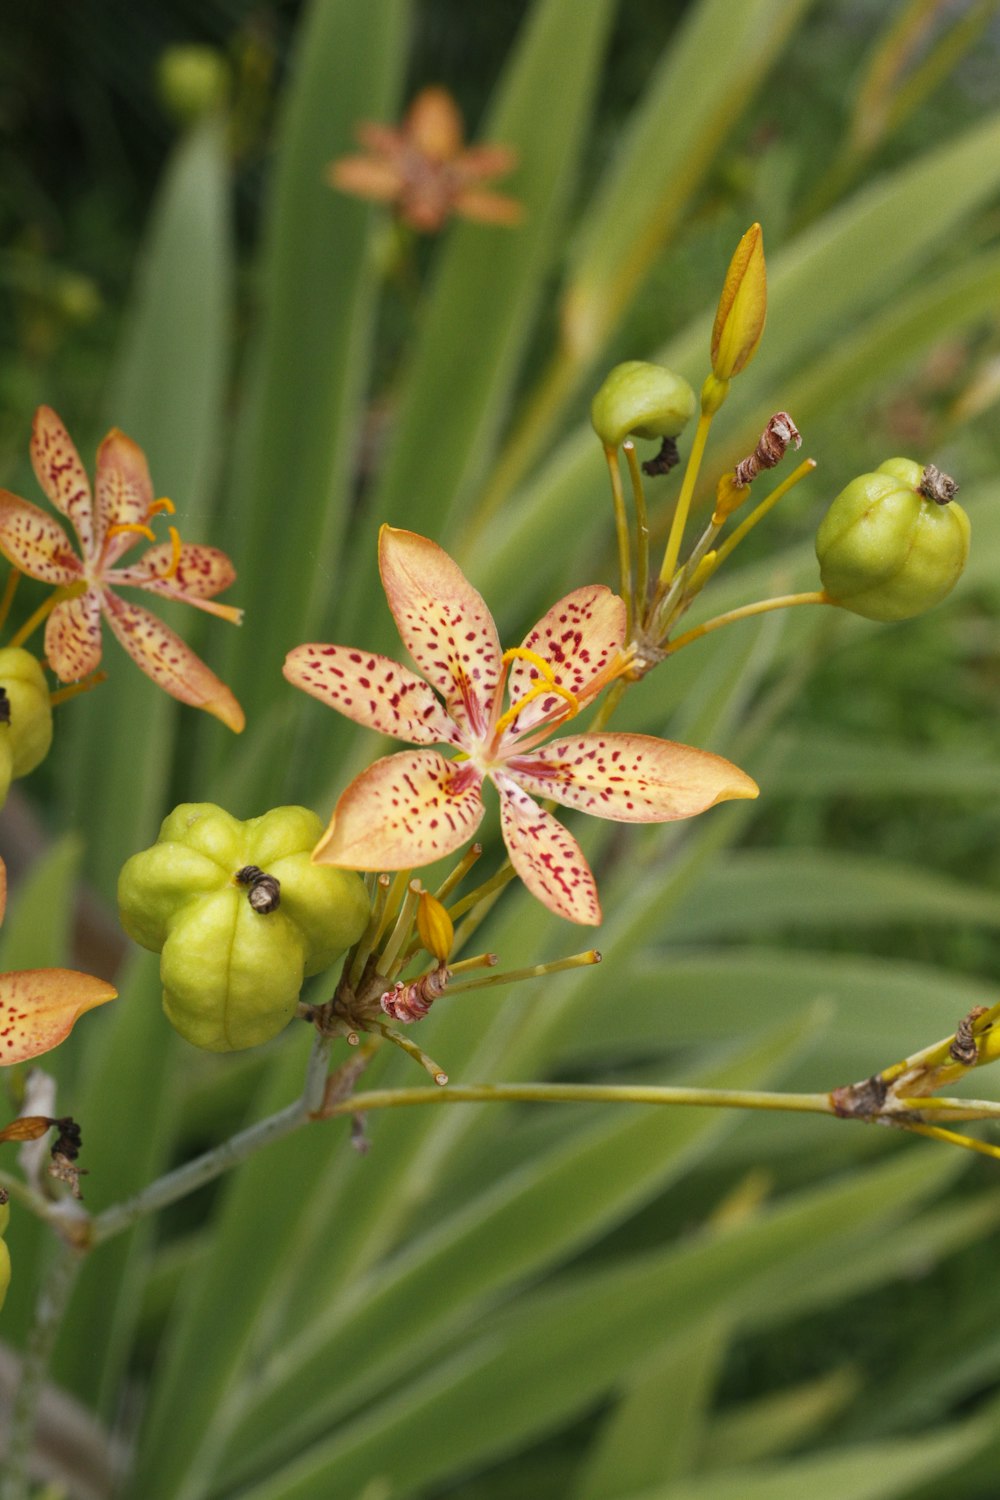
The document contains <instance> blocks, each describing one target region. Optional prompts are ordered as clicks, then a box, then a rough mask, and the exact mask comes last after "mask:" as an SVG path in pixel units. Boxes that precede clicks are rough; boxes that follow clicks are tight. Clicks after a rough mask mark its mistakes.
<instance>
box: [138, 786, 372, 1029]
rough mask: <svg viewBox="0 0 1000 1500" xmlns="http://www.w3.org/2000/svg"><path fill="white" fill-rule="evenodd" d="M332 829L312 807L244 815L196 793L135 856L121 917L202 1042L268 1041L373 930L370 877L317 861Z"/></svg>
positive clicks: (178, 1024)
mask: <svg viewBox="0 0 1000 1500" xmlns="http://www.w3.org/2000/svg"><path fill="white" fill-rule="evenodd" d="M322 833H323V824H322V823H321V821H320V819H319V818H318V817H317V816H316V814H315V813H312V812H309V811H308V809H307V808H304V807H276V808H273V809H272V810H271V811H270V812H268V813H265V814H264V815H263V816H262V817H259V818H250V819H248V820H247V821H246V822H240V820H239V819H238V818H234V817H231V816H230V814H229V813H227V812H224V811H223V809H222V808H221V807H215V806H213V805H212V804H211V803H207V802H205V803H198V802H187V803H182V804H181V806H180V807H176V808H175V809H174V811H173V812H172V813H171V814H170V815H169V817H167V818H165V819H164V822H163V825H162V827H161V828H160V836H159V839H158V841H157V842H156V843H155V844H154V845H153V846H152V848H150V849H145V850H143V851H142V853H140V854H134V855H133V856H132V858H131V859H129V860H128V861H126V863H125V865H124V867H123V869H122V872H121V875H120V876H119V879H118V905H119V910H120V915H121V921H122V926H123V927H124V928H125V931H126V932H127V933H128V934H129V936H130V937H131V938H133V939H134V940H135V941H136V942H137V943H140V944H141V945H142V947H144V948H149V949H151V950H152V951H153V952H154V953H159V954H160V955H161V957H160V978H161V980H162V982H163V1008H164V1010H165V1012H166V1015H167V1019H168V1020H169V1021H170V1023H171V1025H172V1026H173V1027H174V1028H175V1029H176V1030H177V1031H179V1032H180V1034H181V1035H182V1036H183V1037H186V1038H187V1040H188V1041H189V1042H193V1043H194V1045H195V1046H196V1047H204V1048H206V1049H207V1050H208V1051H211V1052H231V1051H236V1050H238V1049H240V1048H244V1047H257V1046H260V1044H261V1043H262V1042H267V1041H270V1039H271V1038H272V1037H274V1036H277V1034H278V1032H279V1031H281V1030H282V1029H283V1028H284V1027H285V1026H286V1025H287V1023H288V1022H289V1021H290V1020H291V1019H292V1017H293V1016H294V1014H295V1007H296V1004H297V1002H298V998H299V993H300V991H301V989H302V983H303V980H304V979H306V978H307V977H308V976H309V975H311V974H319V973H321V972H322V971H323V970H324V969H327V968H329V967H330V965H331V964H332V963H333V961H334V959H335V958H337V957H338V955H339V954H341V953H342V952H343V951H344V949H345V948H349V947H350V946H351V944H352V943H354V942H356V941H357V939H358V938H359V937H360V936H361V933H362V932H363V931H364V928H365V924H366V923H367V921H368V916H369V910H370V908H369V903H368V897H367V895H366V893H365V887H364V882H363V881H362V880H361V878H360V876H358V875H357V874H356V873H355V872H354V871H353V870H341V869H335V868H333V867H332V866H329V865H315V864H313V863H312V860H311V855H312V851H313V849H314V848H315V846H316V844H317V843H318V842H319V839H320V837H321V835H322ZM265 890H266V892H267V895H268V899H267V900H262V899H261V895H262V892H263V891H265Z"/></svg>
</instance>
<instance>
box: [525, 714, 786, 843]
mask: <svg viewBox="0 0 1000 1500" xmlns="http://www.w3.org/2000/svg"><path fill="white" fill-rule="evenodd" d="M505 770H506V772H507V774H508V775H510V776H511V777H514V778H515V779H516V780H517V782H518V784H519V785H520V786H522V787H524V788H525V790H526V791H529V792H533V793H534V794H535V795H536V796H538V797H551V798H552V799H553V800H554V801H556V802H560V803H562V805H563V806H564V807H576V808H579V809H580V811H581V812H586V813H590V814H592V815H593V816H594V817H598V818H613V819H615V820H616V821H617V822H620V823H666V822H671V821H673V820H674V819H675V818H691V817H694V815H695V814H696V813H700V812H705V811H706V809H707V808H709V807H714V806H715V804H716V803H717V802H728V801H730V800H732V799H734V798H741V797H756V796H757V792H758V787H757V783H756V782H755V781H753V780H752V779H751V778H750V777H749V776H747V774H746V773H745V772H744V771H741V770H740V769H739V767H738V766H734V765H733V764H732V762H731V761H728V760H724V759H723V758H722V756H721V755H713V754H712V753H711V752H710V751H708V750H694V749H692V748H691V746H690V745H678V744H675V743H674V742H673V741H672V740H659V739H654V738H653V736H652V735H648V734H581V735H578V736H576V737H575V738H572V739H559V740H552V741H550V742H549V744H547V745H543V746H542V747H541V749H539V750H534V751H532V752H531V754H530V755H524V756H515V757H513V758H512V759H511V760H509V761H508V762H507V764H506V767H505Z"/></svg>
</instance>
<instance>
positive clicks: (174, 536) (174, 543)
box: [163, 502, 181, 578]
mask: <svg viewBox="0 0 1000 1500" xmlns="http://www.w3.org/2000/svg"><path fill="white" fill-rule="evenodd" d="M168 503H169V502H168ZM170 509H171V512H172V511H173V506H171V507H170ZM170 546H171V549H172V553H173V555H172V556H171V559H170V567H169V568H168V569H167V571H166V572H165V573H164V575H163V576H164V578H176V577H177V569H178V567H179V566H180V561H181V534H180V532H179V531H178V530H177V527H176V526H171V527H170Z"/></svg>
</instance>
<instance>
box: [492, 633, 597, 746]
mask: <svg viewBox="0 0 1000 1500" xmlns="http://www.w3.org/2000/svg"><path fill="white" fill-rule="evenodd" d="M517 660H520V661H528V662H530V663H531V665H532V666H533V667H535V668H536V669H537V670H538V672H540V673H541V676H542V679H543V680H542V681H541V682H536V683H533V684H532V686H531V687H530V688H529V689H528V691H527V692H526V693H524V694H523V695H522V696H521V697H520V698H518V700H517V702H516V703H512V704H511V705H510V707H509V708H508V709H507V712H506V713H503V714H501V715H500V718H499V719H498V720H497V725H496V729H495V730H494V734H495V735H497V736H499V735H501V734H503V732H504V730H505V729H506V728H507V727H508V726H509V725H510V724H512V723H513V722H514V720H515V719H516V718H517V716H518V714H519V713H520V712H521V710H522V709H523V708H524V707H525V705H526V704H528V703H530V702H531V701H532V699H533V698H541V697H542V696H543V695H544V694H545V693H555V694H556V696H557V697H559V698H563V699H565V701H566V703H568V704H569V713H568V714H567V715H566V717H567V718H569V719H572V718H574V717H575V716H576V715H577V714H578V713H579V712H580V700H579V698H578V697H577V696H576V694H575V693H574V692H571V691H570V689H569V688H568V687H563V685H562V683H561V682H556V679H555V671H554V669H553V667H552V666H551V664H550V663H549V662H547V661H546V660H545V657H544V656H539V654H538V652H537V651H532V650H531V648H530V647H529V646H512V647H511V648H510V650H509V651H505V652H504V654H503V662H504V665H505V666H507V665H508V664H509V663H510V662H512V661H517Z"/></svg>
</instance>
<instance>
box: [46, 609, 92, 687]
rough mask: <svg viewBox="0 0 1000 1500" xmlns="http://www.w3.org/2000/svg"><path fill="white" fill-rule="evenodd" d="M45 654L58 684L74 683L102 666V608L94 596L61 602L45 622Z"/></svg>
mask: <svg viewBox="0 0 1000 1500" xmlns="http://www.w3.org/2000/svg"><path fill="white" fill-rule="evenodd" d="M45 655H46V657H47V658H48V662H49V666H50V667H51V668H52V670H53V672H54V673H55V674H56V676H57V677H58V678H59V681H60V682H76V681H77V679H78V678H80V677H86V676H87V674H88V672H96V671H97V668H98V667H99V666H100V664H101V605H100V600H99V598H98V596H97V594H94V593H90V594H81V595H80V597H79V598H78V599H64V600H63V602H62V603H61V604H57V605H56V607H55V609H54V610H53V611H52V613H51V614H50V615H49V618H48V619H47V620H46V622H45Z"/></svg>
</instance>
